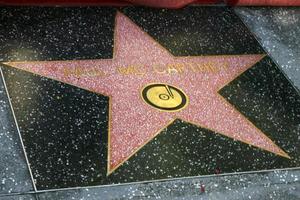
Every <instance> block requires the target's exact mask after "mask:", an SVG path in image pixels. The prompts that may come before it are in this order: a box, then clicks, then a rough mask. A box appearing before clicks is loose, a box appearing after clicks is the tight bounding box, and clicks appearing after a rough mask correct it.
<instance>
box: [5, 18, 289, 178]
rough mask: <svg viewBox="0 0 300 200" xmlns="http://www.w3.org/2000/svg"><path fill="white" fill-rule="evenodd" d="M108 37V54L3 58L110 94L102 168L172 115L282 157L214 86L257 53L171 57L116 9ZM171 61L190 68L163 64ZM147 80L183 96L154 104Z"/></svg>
mask: <svg viewBox="0 0 300 200" xmlns="http://www.w3.org/2000/svg"><path fill="white" fill-rule="evenodd" d="M114 40H115V41H114V55H113V58H112V59H98V60H76V61H75V60H74V61H35V62H8V63H6V64H7V65H9V66H12V67H16V68H19V69H22V70H26V71H29V72H32V73H34V74H38V75H42V76H45V77H48V78H51V79H55V80H58V81H61V82H64V83H67V84H71V85H74V86H77V87H80V88H83V89H86V90H89V91H93V92H96V93H99V94H104V95H107V96H109V103H110V113H109V123H110V124H109V130H108V131H109V142H108V174H110V173H111V172H113V171H114V170H115V169H116V168H118V167H119V166H120V165H121V164H122V163H124V162H125V161H126V160H128V159H129V158H130V157H131V156H132V155H134V154H135V153H136V152H137V151H138V150H139V149H140V148H142V147H143V146H144V145H145V144H147V143H148V142H149V141H150V140H151V139H153V138H154V137H155V136H156V135H157V134H159V133H160V131H161V130H163V129H164V128H165V127H166V126H167V125H169V124H171V123H172V122H173V121H174V120H175V119H178V118H180V119H182V120H184V121H187V122H190V123H192V124H196V125H197V126H200V127H203V128H207V129H209V130H212V131H214V132H216V133H219V134H223V135H225V136H228V137H230V138H233V139H235V140H240V141H242V142H244V143H247V144H250V145H253V146H255V147H259V148H261V149H263V150H266V151H270V152H273V153H275V154H277V155H280V156H283V157H286V158H289V156H288V155H287V153H285V152H284V151H283V150H282V149H280V147H278V146H277V145H276V144H274V143H273V142H272V141H271V140H270V139H269V138H268V137H267V136H265V135H264V133H263V132H262V131H260V130H259V129H258V128H256V127H255V126H254V125H253V124H252V123H251V122H250V121H249V120H248V119H246V118H245V117H244V116H243V115H242V114H241V113H239V112H238V111H237V110H236V109H235V108H234V107H233V106H232V105H230V104H229V103H228V102H227V101H226V100H225V99H224V98H223V97H222V96H221V95H219V94H218V90H220V89H221V88H222V87H224V86H225V85H226V84H227V83H229V82H230V81H232V80H234V79H235V78H236V77H237V76H238V75H240V74H241V73H243V72H244V71H246V70H247V69H249V68H250V67H251V66H253V65H254V64H255V63H257V62H259V61H260V60H261V59H262V58H263V57H264V55H261V54H258V55H256V54H255V55H226V56H191V57H189V56H187V57H175V56H173V55H171V54H170V53H169V52H168V51H167V50H166V49H164V48H163V47H162V46H161V45H160V44H158V43H157V42H156V41H154V40H153V39H152V38H151V37H150V36H149V35H148V34H147V33H145V32H144V31H142V30H141V29H140V28H139V27H138V26H137V25H135V24H134V23H133V22H132V21H131V20H130V19H129V18H128V17H126V16H124V15H123V14H121V13H117V15H116V22H115V33H114ZM209 63H210V64H209ZM211 63H213V65H214V66H213V65H212V64H211ZM172 64H173V65H174V66H175V65H178V64H180V66H189V68H187V67H186V68H170V67H169V68H166V66H170V65H172ZM132 66H134V67H132ZM201 66H202V68H201ZM203 66H206V67H203ZM212 66H213V67H215V68H213V67H212ZM128 67H129V68H128ZM127 69H130V70H131V71H130V70H127ZM187 69H188V70H187ZM91 72H93V73H91ZM127 72H128V73H127ZM129 72H131V73H129ZM149 85H150V86H151V87H152V86H153V85H154V86H159V87H161V88H159V89H160V90H164V89H163V88H162V87H163V86H164V85H165V86H166V87H165V89H166V92H167V96H162V97H161V98H162V99H163V98H165V99H168V98H170V96H168V94H170V95H171V96H172V95H175V96H176V95H177V96H178V95H179V96H180V94H184V95H183V96H181V97H179V96H178V97H176V98H186V100H188V101H185V103H184V105H183V106H182V107H181V108H180V109H175V110H172V112H169V111H168V110H164V109H157V108H155V105H152V106H151V105H150V104H149V102H148V103H147V102H146V101H145V98H146V99H147V98H148V97H145V96H144V97H143V95H141V94H142V93H143V91H144V89H145V87H147V86H149ZM154 86H153V87H154ZM148 89H149V88H148ZM150 89H151V88H150ZM147 91H148V90H147ZM149 91H150V90H149ZM176 91H177V93H176ZM181 91H182V92H181ZM150 92H151V91H150ZM153 94H155V92H154V93H153ZM146 96H147V95H146ZM175 96H173V97H174V98H175ZM143 98H144V99H143ZM181 100H182V99H181ZM150 103H151V99H150ZM175 103H176V102H175ZM157 107H159V106H157ZM162 107H163V106H162Z"/></svg>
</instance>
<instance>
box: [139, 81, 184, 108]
mask: <svg viewBox="0 0 300 200" xmlns="http://www.w3.org/2000/svg"><path fill="white" fill-rule="evenodd" d="M142 98H143V100H144V101H145V102H146V103H147V104H148V105H150V106H152V107H154V108H157V109H159V110H163V111H168V112H174V111H179V110H182V109H183V108H185V107H186V106H187V104H188V97H187V95H186V94H185V93H184V92H183V91H182V90H180V89H179V88H176V87H175V86H172V85H168V84H163V83H153V84H150V85H147V86H146V87H144V88H143V90H142Z"/></svg>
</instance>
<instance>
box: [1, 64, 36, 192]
mask: <svg viewBox="0 0 300 200" xmlns="http://www.w3.org/2000/svg"><path fill="white" fill-rule="evenodd" d="M0 73H1V77H2V80H3V85H4V88H5V91H6V95H7V99H8V102H9V105H10V109H11V112H12V115H13V118H14V121H15V124H16V127H17V131H18V134H19V139H20V142H21V145H22V149H23V153H24V157H25V160H26V164H27V167H28V171H29V174H30V177H31V181H32V185H33V189H34V191H35V192H37V188H36V185H35V181H34V178H33V174H32V171H31V168H30V164H29V160H28V157H27V154H26V150H25V146H24V143H23V139H22V135H21V132H20V128H19V125H18V122H17V119H16V115H15V112H14V109H13V106H12V103H11V100H10V96H9V93H8V90H7V86H6V82H5V78H4V75H3V71H2V67H0Z"/></svg>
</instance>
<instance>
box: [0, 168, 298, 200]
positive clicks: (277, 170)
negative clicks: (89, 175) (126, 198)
mask: <svg viewBox="0 0 300 200" xmlns="http://www.w3.org/2000/svg"><path fill="white" fill-rule="evenodd" d="M297 170H300V167H294V168H283V169H271V170H261V171H249V172H237V173H236V172H233V173H224V174H218V175H216V174H213V175H203V176H191V177H180V178H168V179H160V180H149V181H140V182H130V183H121V184H111V185H94V186H84V187H71V188H61V189H49V190H38V191H29V192H25V193H10V194H4V195H1V194H0V197H3V196H14V195H16V196H19V195H28V194H31V195H36V196H38V195H37V194H42V193H46V192H63V191H68V190H79V189H97V188H99V189H100V188H107V187H121V186H130V185H135V184H150V183H163V182H166V181H169V182H172V181H178V180H182V181H184V180H188V179H196V178H197V179H200V178H220V177H226V176H238V175H250V174H256V175H258V174H263V173H268V172H271V173H276V172H284V171H287V172H291V173H293V171H297ZM267 175H268V174H267ZM289 183H296V181H291V182H289ZM272 184H273V183H272ZM275 184H284V183H275Z"/></svg>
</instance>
